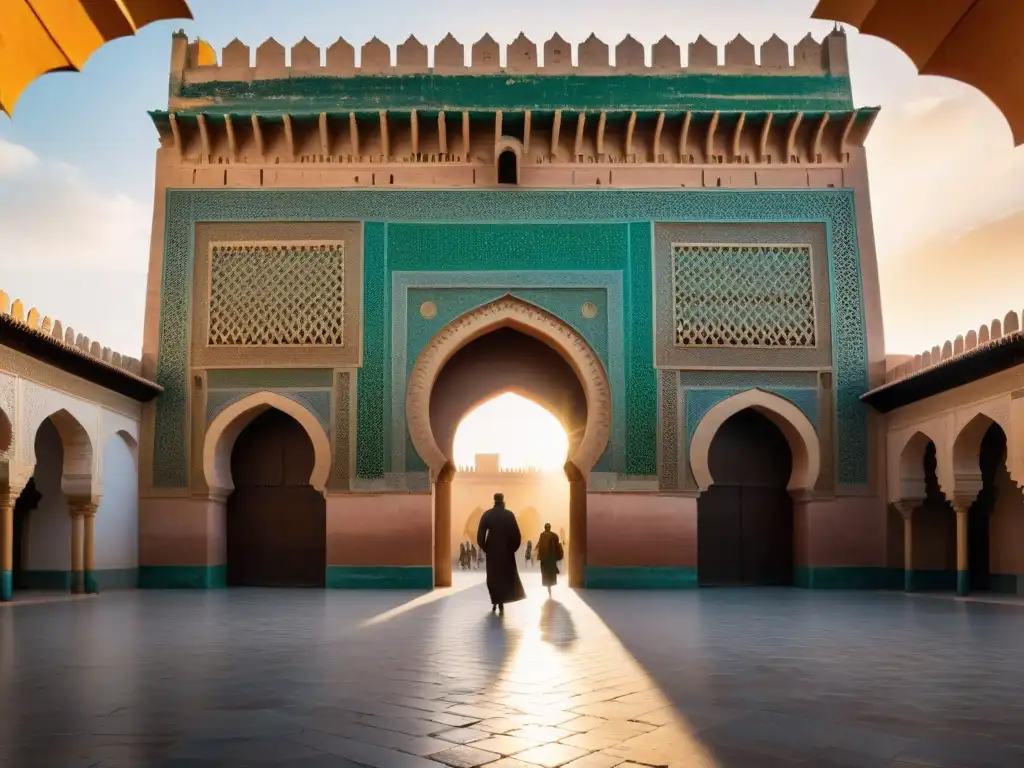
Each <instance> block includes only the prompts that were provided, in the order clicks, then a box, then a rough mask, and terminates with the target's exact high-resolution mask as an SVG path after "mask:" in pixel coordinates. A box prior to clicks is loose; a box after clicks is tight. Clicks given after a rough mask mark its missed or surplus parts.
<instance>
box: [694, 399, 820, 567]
mask: <svg viewBox="0 0 1024 768" xmlns="http://www.w3.org/2000/svg"><path fill="white" fill-rule="evenodd" d="M690 467H691V469H692V470H693V477H694V480H695V481H696V482H697V486H698V488H700V490H701V495H700V497H699V499H698V502H697V577H698V580H699V582H700V583H701V584H703V585H717V584H722V585H726V584H730V585H738V584H764V585H783V584H792V583H793V570H794V559H793V550H794V536H793V498H794V495H796V496H798V497H802V496H804V495H805V494H807V493H809V492H811V490H812V489H813V488H814V484H815V483H816V482H817V480H818V473H819V471H820V468H821V449H820V445H819V443H818V436H817V433H816V432H815V429H814V426H813V425H812V424H811V422H810V421H809V420H808V419H807V416H805V415H804V413H803V412H802V411H801V410H800V409H799V408H797V407H796V406H795V405H793V403H791V402H790V401H788V400H786V399H784V398H782V397H779V396H777V395H774V394H771V393H769V392H765V391H763V390H760V389H750V390H747V391H744V392H741V393H739V394H736V395H733V396H731V397H728V398H726V399H725V400H722V401H721V402H719V403H718V404H717V405H715V406H714V407H713V408H711V409H710V410H709V411H708V412H707V414H706V415H705V416H704V417H703V418H702V419H701V420H700V422H699V423H698V424H697V427H696V429H695V430H694V433H693V437H692V438H691V440H690Z"/></svg>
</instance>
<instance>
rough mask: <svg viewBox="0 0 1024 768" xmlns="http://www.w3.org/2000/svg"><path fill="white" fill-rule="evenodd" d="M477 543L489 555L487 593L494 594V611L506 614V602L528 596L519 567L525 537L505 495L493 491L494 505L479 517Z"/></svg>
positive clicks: (492, 596) (492, 603)
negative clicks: (518, 562)
mask: <svg viewBox="0 0 1024 768" xmlns="http://www.w3.org/2000/svg"><path fill="white" fill-rule="evenodd" d="M476 543H477V544H478V545H479V546H480V549H481V551H482V552H483V553H484V554H486V556H487V559H486V564H487V592H488V593H489V594H490V597H491V610H492V611H498V612H499V613H501V614H504V613H505V603H514V602H516V601H517V600H523V599H525V598H526V592H525V591H524V590H523V582H522V581H520V580H519V571H518V570H517V569H516V552H518V551H519V546H520V545H521V544H522V543H523V537H522V534H521V533H520V531H519V523H518V522H516V516H515V515H514V514H512V511H511V510H510V509H507V508H506V507H505V495H504V494H501V493H496V494H494V506H493V507H491V508H490V509H489V510H487V511H486V512H484V515H483V517H481V518H480V527H479V528H478V529H477V534H476Z"/></svg>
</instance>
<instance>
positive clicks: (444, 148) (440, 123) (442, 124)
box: [437, 110, 448, 157]
mask: <svg viewBox="0 0 1024 768" xmlns="http://www.w3.org/2000/svg"><path fill="white" fill-rule="evenodd" d="M437 148H438V150H439V151H440V152H441V156H442V157H443V156H444V155H447V154H448V121H447V119H445V116H444V111H443V110H442V111H441V112H438V113H437Z"/></svg>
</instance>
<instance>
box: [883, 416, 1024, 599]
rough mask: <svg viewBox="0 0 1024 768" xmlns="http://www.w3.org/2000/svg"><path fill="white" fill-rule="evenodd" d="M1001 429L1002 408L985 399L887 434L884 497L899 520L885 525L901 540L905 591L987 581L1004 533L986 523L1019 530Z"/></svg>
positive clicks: (965, 588)
mask: <svg viewBox="0 0 1024 768" xmlns="http://www.w3.org/2000/svg"><path fill="white" fill-rule="evenodd" d="M1007 434H1008V432H1007V424H1006V419H1005V418H1003V415H1002V413H1001V412H1000V410H999V409H990V408H987V407H985V406H984V405H983V406H981V407H977V406H976V407H974V408H972V409H970V410H967V411H966V412H960V413H957V414H955V415H954V414H948V415H945V416H944V417H936V418H935V419H933V420H931V421H930V422H926V423H923V424H920V425H917V426H915V427H911V428H910V429H908V430H906V432H905V433H904V434H903V436H901V437H899V438H898V439H897V441H896V442H893V441H890V445H889V449H890V452H892V451H893V450H894V449H897V450H898V453H897V454H896V457H897V458H896V460H895V461H894V460H893V457H892V456H890V460H889V461H890V471H889V499H890V503H891V504H892V508H893V509H894V510H895V511H896V512H897V513H898V515H899V518H900V519H901V521H902V525H901V526H900V527H901V529H902V530H899V529H897V528H896V527H890V534H891V535H895V536H898V537H899V539H900V540H901V543H902V550H903V552H902V567H903V573H904V589H905V590H907V591H912V590H919V589H926V590H927V589H949V590H953V589H955V590H956V592H957V593H958V594H960V595H966V594H968V593H969V592H970V591H971V590H972V589H988V588H989V587H990V586H991V580H990V576H991V575H992V573H994V569H995V568H997V567H998V563H992V561H991V559H990V546H991V545H992V544H995V545H996V546H997V547H998V545H999V543H1000V542H1001V541H1002V540H1003V539H1004V538H1005V537H1002V536H999V535H998V534H997V533H996V529H995V528H992V529H990V525H991V524H997V526H998V527H1006V526H1007V525H1009V526H1011V527H1013V528H1014V530H1016V528H1020V529H1022V530H1024V505H1022V501H1024V500H1022V499H1021V496H1020V489H1019V488H1018V487H1017V485H1016V483H1015V482H1014V481H1013V480H1012V479H1011V478H1010V474H1009V465H1008V448H1009V446H1008V445H1007ZM997 508H998V509H999V516H998V517H997V518H994V517H993V515H995V514H996V510H997ZM1018 508H1019V509H1018ZM1011 517H1016V518H1019V523H1017V522H1015V521H1014V520H1013V519H1010V518H1011ZM997 554H998V553H997ZM1003 559H1005V557H1004V558H1003Z"/></svg>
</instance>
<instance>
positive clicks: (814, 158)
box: [811, 112, 830, 163]
mask: <svg viewBox="0 0 1024 768" xmlns="http://www.w3.org/2000/svg"><path fill="white" fill-rule="evenodd" d="M829 117H830V115H829V113H828V112H825V113H824V114H823V115H822V116H821V119H820V120H818V128H817V129H816V130H815V131H814V141H813V142H811V162H812V163H820V162H821V142H822V140H823V139H824V138H825V128H826V127H827V126H828V121H829Z"/></svg>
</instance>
